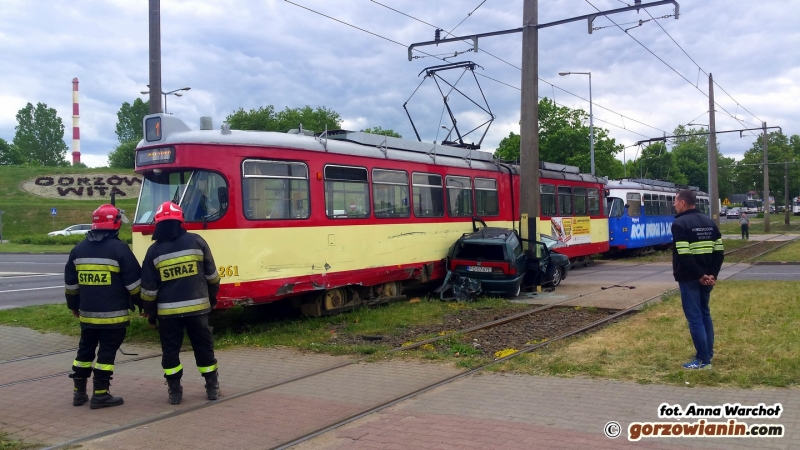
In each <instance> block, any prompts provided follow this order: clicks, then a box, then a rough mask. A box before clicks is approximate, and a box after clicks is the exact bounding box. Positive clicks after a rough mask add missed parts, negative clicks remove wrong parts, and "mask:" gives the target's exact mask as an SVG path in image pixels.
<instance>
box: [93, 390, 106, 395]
mask: <svg viewBox="0 0 800 450" xmlns="http://www.w3.org/2000/svg"><path fill="white" fill-rule="evenodd" d="M106 392H108V389H95V390H94V393H95V394H98V395H99V394H105V393H106Z"/></svg>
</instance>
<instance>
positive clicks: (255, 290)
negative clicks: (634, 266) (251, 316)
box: [133, 114, 608, 314]
mask: <svg viewBox="0 0 800 450" xmlns="http://www.w3.org/2000/svg"><path fill="white" fill-rule="evenodd" d="M144 124H145V139H144V140H143V141H142V142H140V144H139V145H138V147H137V150H136V171H137V172H138V173H140V174H142V175H143V176H144V180H145V181H144V183H143V184H142V191H141V194H140V197H139V203H138V205H137V211H136V215H135V218H134V221H133V222H134V224H133V232H134V237H133V248H134V252H135V253H136V255H137V256H138V257H139V258H140V259H141V258H142V257H143V256H144V254H145V252H146V250H147V247H148V246H149V245H150V242H151V239H150V235H151V234H152V232H153V230H154V225H153V224H152V221H153V214H154V211H155V209H156V208H157V206H158V205H159V204H161V203H162V202H164V201H166V200H172V201H174V202H175V203H178V204H180V205H181V207H182V208H183V210H184V216H185V219H186V223H185V226H186V228H187V229H189V230H191V231H193V232H195V233H198V234H200V235H201V236H203V238H204V239H205V240H206V241H207V242H208V243H209V246H210V247H211V249H212V252H213V253H214V257H215V260H216V263H217V265H218V266H219V267H218V270H219V273H220V276H221V277H222V287H221V289H220V294H219V296H218V300H219V304H218V307H221V308H225V307H230V306H233V305H236V304H244V305H249V304H256V303H263V302H270V301H275V300H279V299H283V298H287V297H293V298H294V299H295V300H296V301H297V303H298V304H299V305H302V308H303V309H304V311H305V312H306V313H308V314H320V313H323V312H326V311H335V310H337V309H340V308H342V307H345V306H348V305H350V304H356V303H361V302H368V301H371V300H375V299H378V300H380V299H386V298H391V297H396V296H399V295H400V293H401V291H402V289H403V287H404V286H407V285H409V284H412V283H420V282H427V281H432V280H438V279H443V278H444V276H445V274H446V267H445V263H444V259H445V256H446V255H447V252H448V250H449V248H450V246H451V245H452V244H453V243H454V242H455V241H456V240H457V239H458V238H459V237H460V236H461V235H462V233H465V232H469V231H471V230H472V219H473V217H475V216H477V217H480V218H481V219H482V220H483V221H484V222H485V223H486V225H487V226H497V227H508V228H511V227H512V226H514V223H515V222H516V221H518V220H519V217H520V214H519V206H518V205H519V176H518V168H517V167H515V166H508V165H504V164H500V163H497V162H495V161H493V160H492V156H491V154H489V153H486V152H480V151H475V150H472V151H470V150H467V149H461V148H455V147H448V146H442V145H434V144H429V143H423V142H416V141H408V140H403V139H397V138H391V137H385V136H379V135H372V134H368V133H353V132H347V131H335V132H328V133H324V134H323V135H321V136H313V135H307V134H306V133H304V132H295V133H292V132H290V133H275V132H253V131H237V130H228V129H225V127H224V126H223V129H222V130H196V131H193V130H190V129H189V127H187V126H186V125H185V124H184V123H183V122H182V121H180V120H179V119H177V118H174V117H172V116H169V115H161V114H156V115H151V116H147V117H145V119H144ZM560 167H563V166H560ZM551 169H552V168H551ZM551 169H548V168H544V169H543V170H542V172H541V176H542V183H543V186H545V183H547V182H548V180H553V183H555V185H556V191H557V192H558V193H559V194H558V195H559V197H558V200H556V203H557V204H558V205H561V203H559V202H560V199H561V198H562V197H560V196H561V195H562V192H565V189H564V187H569V188H570V190H571V191H570V192H571V195H572V197H570V198H571V199H573V198H577V200H573V205H574V208H573V206H570V207H569V208H570V209H569V212H570V214H568V215H564V214H561V215H559V216H557V217H556V216H553V215H547V216H545V217H543V219H545V220H547V222H541V223H542V224H544V225H547V224H548V223H551V224H552V223H556V221H554V219H558V220H557V222H558V223H559V226H560V228H559V233H560V235H559V236H560V237H561V241H562V242H563V243H564V244H565V245H564V247H563V249H560V251H563V252H564V253H566V254H567V255H568V256H571V255H570V253H567V252H571V253H572V254H574V255H576V256H581V250H580V249H581V248H585V250H584V251H591V252H592V253H596V252H599V251H604V250H603V249H602V248H601V247H602V245H603V243H602V242H601V240H602V239H603V236H605V239H604V241H605V243H604V245H605V250H607V248H608V227H607V222H606V224H605V226H602V225H599V224H596V223H595V220H596V218H595V217H593V216H592V215H591V214H590V213H594V212H596V211H594V209H592V208H593V206H592V207H589V205H594V204H595V200H594V199H591V198H588V197H584V198H583V200H581V199H580V196H581V195H586V196H588V195H590V194H589V192H592V193H594V192H595V191H596V192H597V195H598V197H597V202H599V203H598V204H599V205H603V204H604V200H603V199H602V198H600V196H601V195H602V192H603V189H602V187H603V180H601V179H598V178H594V177H590V176H587V175H580V174H574V173H570V172H567V171H565V170H563V169H562V170H561V171H554V170H551ZM555 180H557V181H555ZM545 190H546V189H545ZM548 195H549V194H548V193H545V192H544V191H543V197H542V198H543V201H544V200H545V199H548V198H549V197H547V196H548ZM563 195H565V194H563ZM592 195H593V194H592ZM575 196H577V197H575ZM563 198H564V199H566V197H563ZM564 201H566V200H564ZM543 204H544V203H543ZM547 204H548V205H549V204H550V203H547ZM564 204H565V203H564ZM582 205H585V206H587V207H586V208H584V207H583V206H582ZM584 209H585V211H586V215H585V216H581V217H574V214H572V212H573V211H574V212H576V213H583V212H584ZM548 211H549V210H548ZM567 211H568V210H567V209H566V206H565V207H563V208H561V209H559V210H558V212H559V213H565V212H567ZM600 215H602V211H601V214H600ZM587 220H588V222H587ZM539 229H541V227H539ZM551 229H556V227H555V226H551V225H547V228H546V230H551ZM587 232H588V233H589V236H590V239H589V240H587V239H586V234H587ZM603 233H604V234H603ZM567 236H571V238H570V239H567ZM578 237H581V238H580V239H579V238H578ZM595 240H596V242H595ZM570 241H571V242H570ZM582 246H583V247H582ZM598 249H599V250H598ZM596 250H597V251H596Z"/></svg>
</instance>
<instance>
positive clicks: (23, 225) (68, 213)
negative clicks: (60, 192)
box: [0, 166, 136, 247]
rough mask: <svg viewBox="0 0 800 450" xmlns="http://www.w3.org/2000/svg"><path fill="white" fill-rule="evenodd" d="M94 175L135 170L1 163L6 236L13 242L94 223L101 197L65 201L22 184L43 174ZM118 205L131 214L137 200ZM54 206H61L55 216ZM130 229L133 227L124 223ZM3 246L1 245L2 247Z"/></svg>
mask: <svg viewBox="0 0 800 450" xmlns="http://www.w3.org/2000/svg"><path fill="white" fill-rule="evenodd" d="M67 173H74V174H82V173H86V174H91V173H119V174H120V175H122V174H126V175H129V174H130V173H131V172H128V171H125V170H120V169H109V168H98V169H79V168H72V167H15V166H0V210H2V211H4V214H3V217H2V220H3V230H2V233H3V239H6V240H10V241H11V242H12V243H13V242H14V241H15V240H17V239H20V238H23V237H26V236H45V235H46V234H47V233H48V232H50V231H55V230H61V229H64V228H66V227H68V226H70V225H74V224H77V223H91V214H92V211H94V210H95V209H96V208H97V207H98V206H100V204H101V200H98V199H95V200H64V199H56V198H45V197H39V196H36V195H32V194H29V193H28V192H26V191H24V190H22V189H21V188H20V187H19V186H20V185H21V184H22V183H23V182H24V181H26V180H30V179H33V178H36V177H38V176H42V175H56V174H67ZM117 206H118V207H120V208H121V209H124V210H126V212H127V213H128V215H129V217H132V216H133V213H134V210H135V209H136V199H135V198H132V199H117ZM50 208H57V209H58V215H56V216H55V217H52V216H51V215H50ZM123 229H127V230H128V232H130V226H129V225H126V226H123ZM0 247H1V246H0Z"/></svg>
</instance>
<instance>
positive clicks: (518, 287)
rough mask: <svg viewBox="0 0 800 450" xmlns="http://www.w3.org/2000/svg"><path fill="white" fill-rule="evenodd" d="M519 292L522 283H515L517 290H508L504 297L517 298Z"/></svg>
mask: <svg viewBox="0 0 800 450" xmlns="http://www.w3.org/2000/svg"><path fill="white" fill-rule="evenodd" d="M520 292H522V283H520V284H518V285H517V290H516V291H514V292H509V293H508V294H506V297H508V298H517V297H519V293H520Z"/></svg>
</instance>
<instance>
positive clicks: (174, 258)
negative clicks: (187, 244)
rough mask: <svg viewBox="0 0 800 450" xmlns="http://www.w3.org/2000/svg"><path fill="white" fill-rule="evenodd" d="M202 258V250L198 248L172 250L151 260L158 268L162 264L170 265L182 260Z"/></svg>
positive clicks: (198, 259) (162, 265)
mask: <svg viewBox="0 0 800 450" xmlns="http://www.w3.org/2000/svg"><path fill="white" fill-rule="evenodd" d="M202 260H203V251H202V250H198V249H191V250H181V251H179V252H172V253H167V254H165V255H161V256H159V257H158V258H155V259H154V260H153V264H154V265H155V266H156V269H160V268H162V267H164V266H171V265H173V264H179V263H182V262H191V261H202Z"/></svg>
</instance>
